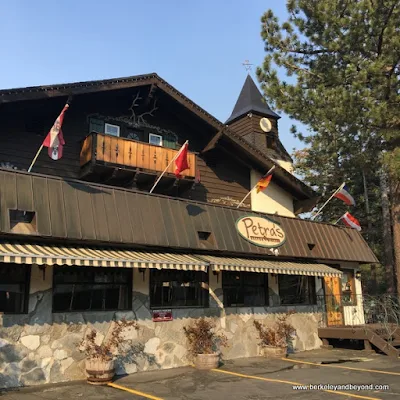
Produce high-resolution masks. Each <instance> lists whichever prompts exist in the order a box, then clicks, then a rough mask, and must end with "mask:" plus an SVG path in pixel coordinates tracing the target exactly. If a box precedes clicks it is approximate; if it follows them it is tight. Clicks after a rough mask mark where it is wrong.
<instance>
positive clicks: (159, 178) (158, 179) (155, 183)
mask: <svg viewBox="0 0 400 400" xmlns="http://www.w3.org/2000/svg"><path fill="white" fill-rule="evenodd" d="M186 143H189V140H186V142H185V143H183V145H182V147H181V149H180V150H179V151H178V152H177V153H176V154H175V156H174V158H173V159H172V160H171V161H170V163H169V164H168V165H167V168H165V169H164V171H163V172H162V174H161V175H160V176H159V177H158V178H157V180H156V181H155V182H154V185H153V187H152V188H151V189H150V192H149V193H152V192H153V190H154V188H155V187H156V186H157V184H158V182H160V180H161V178H162V177H163V176H164V174H165V173H166V172H167V169H168V168H169V167H170V166H171V164H172V163H173V162H174V161H175V160H176V158H177V157H178V156H179V154H181V151H182V149H183V147H184V146H185V145H186Z"/></svg>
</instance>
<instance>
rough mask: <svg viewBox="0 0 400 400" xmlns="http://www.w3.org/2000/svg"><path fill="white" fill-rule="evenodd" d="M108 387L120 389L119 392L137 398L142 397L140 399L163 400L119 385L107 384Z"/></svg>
mask: <svg viewBox="0 0 400 400" xmlns="http://www.w3.org/2000/svg"><path fill="white" fill-rule="evenodd" d="M108 386H111V387H113V388H115V389H120V390H124V391H125V392H129V393H132V394H136V395H137V396H142V397H146V399H152V400H164V399H162V398H161V397H156V396H152V395H151V394H147V393H143V392H139V391H138V390H134V389H129V388H127V387H125V386H121V385H117V384H115V383H108Z"/></svg>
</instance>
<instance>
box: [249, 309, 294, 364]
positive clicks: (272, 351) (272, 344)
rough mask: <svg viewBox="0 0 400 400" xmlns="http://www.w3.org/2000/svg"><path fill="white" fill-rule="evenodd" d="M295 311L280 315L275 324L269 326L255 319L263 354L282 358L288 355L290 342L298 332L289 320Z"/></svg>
mask: <svg viewBox="0 0 400 400" xmlns="http://www.w3.org/2000/svg"><path fill="white" fill-rule="evenodd" d="M292 314H293V313H286V314H285V315H281V316H279V317H278V320H277V321H276V322H275V325H274V326H272V327H267V326H265V325H263V324H261V323H260V322H259V321H257V320H255V321H254V326H255V328H256V329H257V331H258V335H259V338H260V343H259V345H260V347H261V355H263V356H265V357H269V358H282V357H286V355H287V348H288V343H289V342H290V341H291V340H292V336H293V335H294V334H295V333H296V329H295V328H294V327H293V325H291V324H290V323H289V322H287V319H288V317H289V316H290V315H292Z"/></svg>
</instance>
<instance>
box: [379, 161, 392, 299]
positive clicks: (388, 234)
mask: <svg viewBox="0 0 400 400" xmlns="http://www.w3.org/2000/svg"><path fill="white" fill-rule="evenodd" d="M380 186H381V200H382V219H383V248H384V249H383V250H384V267H385V278H386V279H385V280H386V284H387V292H388V294H394V293H395V282H394V281H395V274H394V254H393V240H392V221H391V216H390V206H389V204H390V203H389V185H388V181H387V175H386V171H384V169H383V168H382V169H381V174H380ZM392 210H393V208H392Z"/></svg>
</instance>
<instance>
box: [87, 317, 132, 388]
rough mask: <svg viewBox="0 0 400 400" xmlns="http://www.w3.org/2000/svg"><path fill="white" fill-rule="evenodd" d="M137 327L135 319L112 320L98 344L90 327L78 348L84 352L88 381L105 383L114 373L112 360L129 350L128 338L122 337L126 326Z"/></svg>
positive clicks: (94, 383) (94, 331)
mask: <svg viewBox="0 0 400 400" xmlns="http://www.w3.org/2000/svg"><path fill="white" fill-rule="evenodd" d="M129 327H130V328H133V329H136V330H137V329H139V328H138V325H137V322H136V321H127V320H125V319H122V320H121V321H114V322H113V323H112V326H111V329H110V331H109V332H108V335H107V337H106V338H105V339H104V340H103V341H102V342H101V343H100V344H98V337H99V336H98V332H97V331H96V330H94V329H91V330H90V332H89V333H87V334H86V336H85V338H84V339H83V340H82V342H81V344H80V348H79V350H80V351H81V352H83V353H85V354H86V375H87V381H88V383H90V384H92V385H105V384H107V383H109V382H111V381H112V379H113V377H114V375H115V368H114V361H115V358H116V357H117V356H123V355H124V354H125V353H127V352H128V351H129V347H130V346H129V342H130V340H129V339H126V338H125V337H124V330H125V329H126V328H129Z"/></svg>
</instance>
